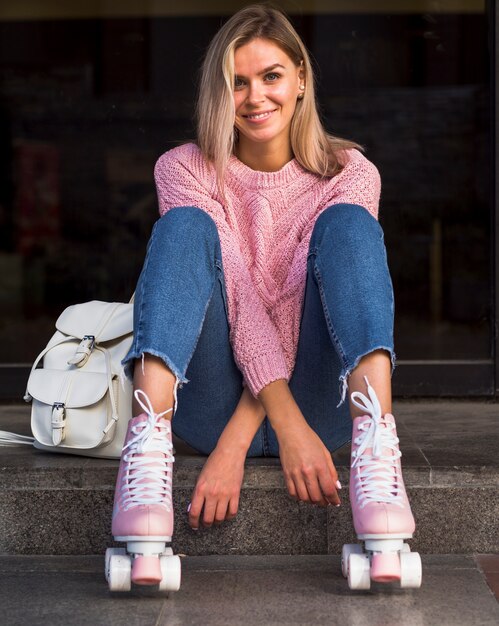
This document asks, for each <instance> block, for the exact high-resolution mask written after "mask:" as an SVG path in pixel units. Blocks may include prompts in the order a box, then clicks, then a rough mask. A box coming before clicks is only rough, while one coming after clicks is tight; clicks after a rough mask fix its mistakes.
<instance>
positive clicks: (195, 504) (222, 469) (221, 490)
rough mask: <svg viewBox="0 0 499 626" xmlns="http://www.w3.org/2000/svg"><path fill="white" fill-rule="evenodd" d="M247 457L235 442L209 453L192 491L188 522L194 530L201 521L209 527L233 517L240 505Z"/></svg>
mask: <svg viewBox="0 0 499 626" xmlns="http://www.w3.org/2000/svg"><path fill="white" fill-rule="evenodd" d="M245 458H246V454H245V452H244V451H241V449H240V448H238V447H235V446H234V447H233V448H230V447H229V448H226V447H219V446H217V447H216V448H215V450H213V452H212V453H211V454H210V456H209V457H208V459H207V461H206V463H205V465H204V467H203V469H202V471H201V474H200V475H199V478H198V480H197V483H196V487H195V488H194V492H193V494H192V500H191V507H190V511H189V524H190V526H191V528H192V529H193V530H198V529H199V525H200V521H201V522H202V525H203V526H205V527H207V528H209V527H210V526H212V524H221V523H222V522H223V521H224V520H232V519H234V517H235V516H236V514H237V509H238V507H239V494H240V492H241V485H242V482H243V476H244V461H245ZM201 512H203V515H202V520H200V518H201Z"/></svg>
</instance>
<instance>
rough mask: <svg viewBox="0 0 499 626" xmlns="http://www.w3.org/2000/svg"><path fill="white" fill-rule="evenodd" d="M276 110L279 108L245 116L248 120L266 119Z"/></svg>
mask: <svg viewBox="0 0 499 626" xmlns="http://www.w3.org/2000/svg"><path fill="white" fill-rule="evenodd" d="M274 111H277V109H274V110H273V111H264V112H263V113H251V114H248V115H243V117H244V118H246V119H248V120H264V119H266V118H267V117H270V116H271V115H272V113H274Z"/></svg>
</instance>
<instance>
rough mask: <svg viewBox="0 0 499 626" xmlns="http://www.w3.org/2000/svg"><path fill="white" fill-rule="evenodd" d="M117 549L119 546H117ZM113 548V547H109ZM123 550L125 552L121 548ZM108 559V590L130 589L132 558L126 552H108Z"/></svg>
mask: <svg viewBox="0 0 499 626" xmlns="http://www.w3.org/2000/svg"><path fill="white" fill-rule="evenodd" d="M118 549H119V548H118ZM110 550H113V548H110ZM123 552H125V551H124V550H123ZM106 560H108V563H109V565H108V567H107V568H106V571H107V576H106V579H107V582H108V584H109V589H110V591H130V589H131V588H132V559H131V558H130V556H129V555H127V554H123V553H120V554H112V553H111V554H110V555H109V558H108V555H107V552H106Z"/></svg>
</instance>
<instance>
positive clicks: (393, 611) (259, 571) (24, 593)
mask: <svg viewBox="0 0 499 626" xmlns="http://www.w3.org/2000/svg"><path fill="white" fill-rule="evenodd" d="M339 561H340V560H339V557H338V556H225V557H213V556H208V557H188V558H185V559H183V562H182V567H183V579H182V585H181V588H180V591H178V592H176V593H174V594H170V596H169V597H168V596H166V595H161V594H159V593H158V592H156V591H155V590H153V589H152V588H133V589H132V591H131V592H130V593H124V594H117V593H110V592H109V591H108V589H107V586H106V583H105V581H104V576H103V559H102V557H95V556H91V557H85V556H80V557H61V556H59V557H43V556H39V557H29V556H26V557H19V556H3V557H0V598H1V618H0V620H1V623H2V624H4V625H5V626H25V625H27V624H29V625H30V626H35V625H40V626H41V625H43V626H46V625H50V626H59V625H63V624H64V626H66V625H67V624H72V625H75V626H80V625H84V624H88V625H89V626H99V625H101V624H102V625H107V624H127V626H134V625H137V626H149V625H150V626H153V625H154V626H163V625H164V626H166V625H175V626H183V625H184V624H185V625H189V626H197V625H199V626H201V625H202V626H212V625H213V626H225V625H227V626H239V625H241V626H242V625H246V624H248V625H251V626H259V625H264V626H274V625H275V626H277V625H279V624H286V625H290V624H296V625H299V626H309V625H310V626H318V625H336V624H338V625H341V626H350V625H352V626H364V625H365V626H377V625H379V626H381V625H383V626H479V625H480V626H489V625H490V626H496V625H497V624H498V623H499V604H498V603H497V602H496V600H495V599H494V596H493V594H492V592H491V590H490V589H489V588H488V587H487V584H486V583H485V581H484V577H483V574H482V572H481V570H480V568H479V567H478V565H477V561H476V560H475V559H474V558H473V557H472V556H462V555H447V556H438V555H430V556H423V584H422V586H421V588H420V589H411V590H403V589H400V588H397V587H395V586H389V585H380V584H377V585H373V587H372V589H371V590H370V591H363V592H359V591H355V592H354V591H350V590H349V589H348V586H347V583H346V581H345V579H343V577H342V576H341V574H340V562H339Z"/></svg>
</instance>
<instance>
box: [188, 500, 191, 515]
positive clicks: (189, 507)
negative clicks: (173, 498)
mask: <svg viewBox="0 0 499 626" xmlns="http://www.w3.org/2000/svg"><path fill="white" fill-rule="evenodd" d="M190 510H191V503H190V502H189V505H188V507H187V513H189V511H190Z"/></svg>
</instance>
